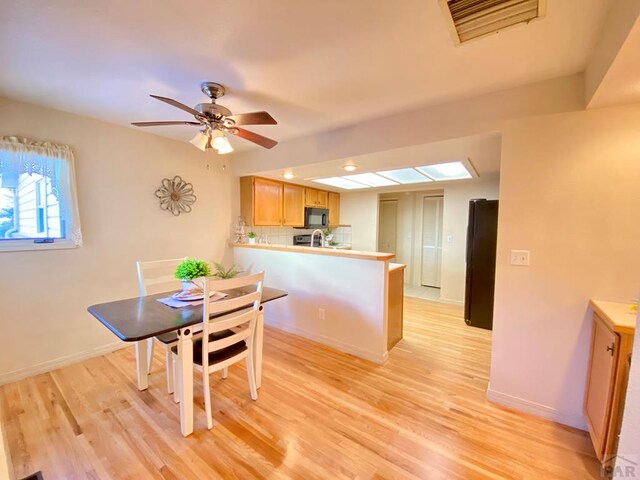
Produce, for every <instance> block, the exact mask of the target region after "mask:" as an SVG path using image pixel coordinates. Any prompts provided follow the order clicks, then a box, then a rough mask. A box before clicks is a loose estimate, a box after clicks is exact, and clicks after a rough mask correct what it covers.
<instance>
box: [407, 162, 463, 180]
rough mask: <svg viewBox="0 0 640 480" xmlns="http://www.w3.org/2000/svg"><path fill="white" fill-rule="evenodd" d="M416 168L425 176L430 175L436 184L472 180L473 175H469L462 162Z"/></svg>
mask: <svg viewBox="0 0 640 480" xmlns="http://www.w3.org/2000/svg"><path fill="white" fill-rule="evenodd" d="M416 168H417V169H418V170H420V171H421V172H422V173H424V174H425V175H429V176H430V177H431V178H433V179H434V180H435V181H436V182H440V181H444V180H461V179H463V178H472V175H471V173H469V171H468V170H467V168H466V167H465V166H464V164H463V163H462V162H449V163H439V164H436V165H425V166H424V167H416Z"/></svg>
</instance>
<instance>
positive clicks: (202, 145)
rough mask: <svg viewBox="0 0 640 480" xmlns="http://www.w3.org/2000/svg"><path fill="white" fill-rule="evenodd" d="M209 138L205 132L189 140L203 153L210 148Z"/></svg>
mask: <svg viewBox="0 0 640 480" xmlns="http://www.w3.org/2000/svg"><path fill="white" fill-rule="evenodd" d="M209 140H210V138H209V136H208V135H206V134H205V132H204V131H202V132H198V133H196V136H195V137H193V138H192V139H191V140H189V143H191V144H192V145H193V146H194V147H196V148H199V149H200V150H202V151H203V152H204V151H206V150H207V148H208V147H209Z"/></svg>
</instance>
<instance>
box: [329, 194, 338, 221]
mask: <svg viewBox="0 0 640 480" xmlns="http://www.w3.org/2000/svg"><path fill="white" fill-rule="evenodd" d="M327 205H328V207H329V226H331V227H336V226H338V225H340V194H339V193H335V192H329V201H328V203H327Z"/></svg>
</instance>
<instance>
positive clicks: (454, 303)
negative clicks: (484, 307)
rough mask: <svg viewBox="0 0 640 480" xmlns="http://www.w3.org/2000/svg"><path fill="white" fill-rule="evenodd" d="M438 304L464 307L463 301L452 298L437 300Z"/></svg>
mask: <svg viewBox="0 0 640 480" xmlns="http://www.w3.org/2000/svg"><path fill="white" fill-rule="evenodd" d="M438 301H439V302H442V303H448V304H451V305H464V300H453V299H452V298H442V297H440V298H439V299H438Z"/></svg>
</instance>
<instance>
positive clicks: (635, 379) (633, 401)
mask: <svg viewBox="0 0 640 480" xmlns="http://www.w3.org/2000/svg"><path fill="white" fill-rule="evenodd" d="M636 219H637V215H636ZM636 332H640V314H639V315H638V317H637V320H636ZM633 350H634V352H635V353H634V359H633V361H632V362H631V372H630V373H629V384H628V386H627V399H626V403H625V407H624V414H623V417H622V421H623V423H622V429H621V432H620V443H619V444H618V454H619V455H620V456H623V457H626V458H627V459H629V460H632V461H635V462H636V465H635V468H634V473H635V475H634V476H629V475H627V476H624V475H615V476H614V478H626V479H630V478H640V361H638V358H639V357H638V355H639V354H638V352H640V333H636V335H635V338H634V342H633ZM629 465H630V464H629V463H627V462H625V461H623V460H620V461H618V464H617V465H616V467H617V468H616V470H615V472H614V473H617V474H619V473H622V474H624V473H626V470H625V467H627V466H629ZM631 466H632V467H633V465H631Z"/></svg>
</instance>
